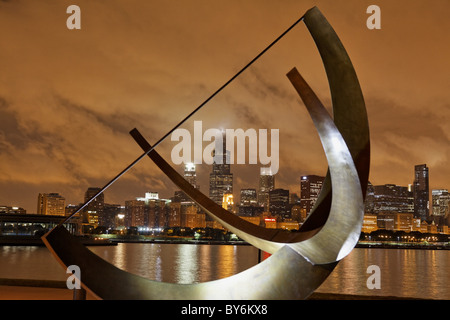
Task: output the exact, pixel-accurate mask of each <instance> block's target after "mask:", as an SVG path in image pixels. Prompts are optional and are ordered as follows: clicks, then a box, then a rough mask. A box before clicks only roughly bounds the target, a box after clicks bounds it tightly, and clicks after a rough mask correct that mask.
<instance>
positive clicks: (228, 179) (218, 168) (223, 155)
mask: <svg viewBox="0 0 450 320" xmlns="http://www.w3.org/2000/svg"><path fill="white" fill-rule="evenodd" d="M213 157H214V162H213V165H212V172H211V173H210V175H209V198H210V199H211V200H213V201H214V202H215V203H217V204H218V205H220V206H222V202H223V196H224V194H230V193H231V194H233V174H232V173H231V172H230V151H228V150H226V137H225V134H223V146H222V150H214V151H213Z"/></svg>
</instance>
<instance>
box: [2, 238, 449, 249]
mask: <svg viewBox="0 0 450 320" xmlns="http://www.w3.org/2000/svg"><path fill="white" fill-rule="evenodd" d="M80 240H81V241H82V242H83V244H84V245H86V246H116V245H117V244H118V243H149V244H197V245H239V246H241V245H243V246H249V245H250V244H249V243H247V242H245V241H240V240H236V241H229V240H228V241H226V240H213V239H206V240H202V239H199V240H195V239H189V238H176V239H167V238H166V239H157V238H152V239H148V238H147V239H146V238H135V239H133V238H128V239H124V238H122V239H118V238H89V237H80ZM0 246H45V245H44V243H43V242H42V240H41V239H40V238H34V237H17V238H16V237H4V236H3V237H0ZM355 248H364V249H413V250H414V249H415V250H450V244H411V243H392V242H389V243H380V242H377V243H368V242H366V241H360V242H358V243H357V244H356V246H355Z"/></svg>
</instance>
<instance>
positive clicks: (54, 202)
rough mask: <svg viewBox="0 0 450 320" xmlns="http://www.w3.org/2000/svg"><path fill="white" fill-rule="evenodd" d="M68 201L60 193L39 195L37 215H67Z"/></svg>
mask: <svg viewBox="0 0 450 320" xmlns="http://www.w3.org/2000/svg"><path fill="white" fill-rule="evenodd" d="M65 202H66V199H65V198H64V197H63V196H61V195H60V194H58V193H39V195H38V205H37V214H45V215H61V216H63V215H65V213H66V204H65Z"/></svg>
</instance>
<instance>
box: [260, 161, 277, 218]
mask: <svg viewBox="0 0 450 320" xmlns="http://www.w3.org/2000/svg"><path fill="white" fill-rule="evenodd" d="M273 189H275V176H274V175H273V174H272V170H270V168H261V171H260V175H259V192H258V205H259V206H262V207H264V210H266V211H269V192H270V191H272V190H273Z"/></svg>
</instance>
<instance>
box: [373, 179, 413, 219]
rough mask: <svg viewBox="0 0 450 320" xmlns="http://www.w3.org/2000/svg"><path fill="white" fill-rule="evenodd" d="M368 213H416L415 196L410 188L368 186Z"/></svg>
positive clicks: (392, 185)
mask: <svg viewBox="0 0 450 320" xmlns="http://www.w3.org/2000/svg"><path fill="white" fill-rule="evenodd" d="M365 212H366V213H373V214H377V213H381V212H398V213H413V212H414V196H413V193H412V192H411V191H409V188H408V187H403V186H397V185H395V184H384V185H379V186H372V185H371V184H370V185H368V188H367V196H366V202H365Z"/></svg>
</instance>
